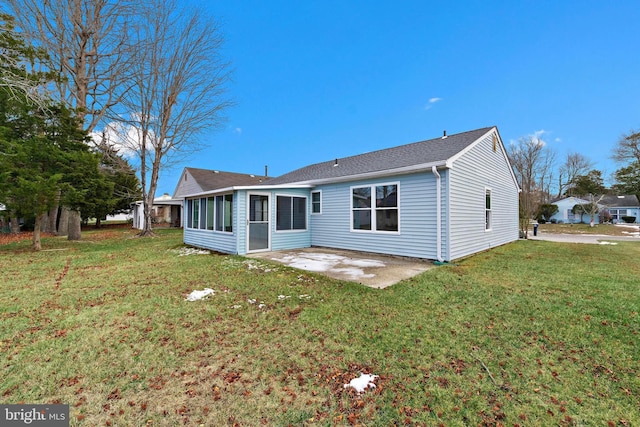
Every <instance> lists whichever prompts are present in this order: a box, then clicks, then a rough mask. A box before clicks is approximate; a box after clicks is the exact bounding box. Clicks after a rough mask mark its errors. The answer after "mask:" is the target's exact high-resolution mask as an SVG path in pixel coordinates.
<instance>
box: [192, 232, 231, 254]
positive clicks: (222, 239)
mask: <svg viewBox="0 0 640 427" xmlns="http://www.w3.org/2000/svg"><path fill="white" fill-rule="evenodd" d="M184 243H185V244H187V245H191V246H195V247H198V248H204V249H211V250H214V251H218V252H224V253H229V254H235V253H237V252H236V236H235V235H234V233H223V232H220V231H211V230H196V229H192V228H185V229H184Z"/></svg>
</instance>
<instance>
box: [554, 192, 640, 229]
mask: <svg viewBox="0 0 640 427" xmlns="http://www.w3.org/2000/svg"><path fill="white" fill-rule="evenodd" d="M594 200H596V201H598V206H599V213H598V214H597V215H596V216H595V217H594V224H599V223H600V216H601V215H600V213H602V212H604V211H607V212H609V215H611V222H613V223H618V222H623V221H622V217H623V216H633V217H635V218H636V222H637V221H638V220H639V219H640V203H639V202H638V198H637V197H636V196H634V195H624V196H604V197H602V198H600V196H596V197H594ZM588 203H591V202H590V201H589V200H587V199H584V198H579V197H565V198H564V199H559V200H556V201H555V202H553V204H554V205H556V206H558V212H556V213H555V214H554V215H553V216H552V217H551V218H550V220H551V221H552V222H557V223H564V224H577V223H589V222H590V221H591V218H590V216H589V215H588V214H582V215H581V214H574V213H573V212H572V211H573V207H574V206H575V205H582V204H588Z"/></svg>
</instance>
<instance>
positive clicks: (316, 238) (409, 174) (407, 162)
mask: <svg viewBox="0 0 640 427" xmlns="http://www.w3.org/2000/svg"><path fill="white" fill-rule="evenodd" d="M189 171H191V169H189V168H187V169H185V173H184V174H183V177H182V178H181V183H180V184H179V186H180V185H182V187H181V188H180V192H179V195H180V197H184V199H185V227H184V242H185V243H186V244H189V245H193V246H198V247H203V248H208V249H213V250H216V251H220V252H226V253H232V254H241V255H243V254H247V253H251V252H259V251H270V250H284V249H297V248H305V247H310V246H320V247H330V248H338V249H348V250H357V251H364V252H376V253H383V254H391V255H398V256H408V257H416V258H425V259H434V260H441V261H451V260H455V259H458V258H462V257H465V256H468V255H471V254H474V253H476V252H480V251H484V250H487V249H490V248H493V247H495V246H499V245H503V244H506V243H509V242H512V241H514V240H517V239H518V234H519V233H518V192H519V188H518V185H517V182H516V179H515V176H514V174H513V170H512V168H511V166H510V164H509V160H508V158H507V154H506V151H505V148H504V145H503V142H502V140H501V138H500V135H499V133H498V129H497V128H495V127H489V128H483V129H477V130H474V131H470V132H464V133H460V134H456V135H451V136H448V137H447V136H446V134H445V136H444V137H442V138H437V139H432V140H428V141H422V142H417V143H413V144H408V145H403V146H399V147H394V148H389V149H385V150H379V151H374V152H370V153H365V154H361V155H356V156H351V157H347V158H342V159H336V160H332V161H328V162H323V163H316V164H312V165H310V166H307V167H303V168H301V169H298V170H295V171H293V172H290V173H287V174H285V175H283V176H280V177H278V178H272V179H268V180H265V181H264V182H260V183H258V182H256V183H254V184H248V183H244V182H240V180H237V181H236V180H234V179H233V177H230V178H231V179H229V180H224V181H222V180H220V181H216V180H213V179H212V181H211V182H210V184H211V185H209V186H204V185H196V184H199V182H197V180H193V181H196V182H195V183H193V187H189V188H187V185H188V184H187V183H190V182H191V180H192V177H193V174H190V173H189ZM208 173H209V174H212V173H213V172H211V171H209V172H208ZM209 176H211V175H209ZM177 196H178V192H177V191H176V194H174V197H177Z"/></svg>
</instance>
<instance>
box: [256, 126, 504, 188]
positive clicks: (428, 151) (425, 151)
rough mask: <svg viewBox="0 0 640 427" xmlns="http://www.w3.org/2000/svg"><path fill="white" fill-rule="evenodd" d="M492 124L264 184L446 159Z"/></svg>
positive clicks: (326, 164)
mask: <svg viewBox="0 0 640 427" xmlns="http://www.w3.org/2000/svg"><path fill="white" fill-rule="evenodd" d="M491 129H493V128H492V127H486V128H482V129H476V130H472V131H468V132H463V133H458V134H454V135H450V136H447V137H446V138H444V139H443V138H442V137H440V138H436V139H430V140H427V141H420V142H415V143H413V144H407V145H401V146H398V147H393V148H387V149H384V150H378V151H372V152H369V153H364V154H359V155H357V156H351V157H344V158H339V159H338V160H337V162H338V165H337V166H334V165H335V164H336V160H335V159H334V160H330V161H326V162H322V163H316V164H313V165H310V166H305V167H303V168H300V169H297V170H294V171H292V172H289V173H287V174H284V175H281V176H279V177H277V178H272V179H269V180H267V181H265V182H264V183H263V184H264V185H279V184H290V183H295V182H307V181H315V180H324V179H332V178H341V177H348V176H354V175H361V174H367V173H375V172H384V171H385V170H392V169H398V168H404V167H410V166H416V165H421V164H434V163H439V162H445V161H447V160H448V159H450V158H451V157H453V156H455V155H456V154H458V153H459V152H461V151H462V150H464V149H465V148H466V147H468V146H469V145H471V144H472V143H474V142H475V141H477V140H478V138H480V137H481V136H482V135H484V134H485V133H487V132H489V131H490V130H491Z"/></svg>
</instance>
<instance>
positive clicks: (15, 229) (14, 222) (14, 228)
mask: <svg viewBox="0 0 640 427" xmlns="http://www.w3.org/2000/svg"><path fill="white" fill-rule="evenodd" d="M11 232H12V233H13V234H18V233H19V232H20V223H19V222H18V218H16V217H14V216H12V217H11Z"/></svg>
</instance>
